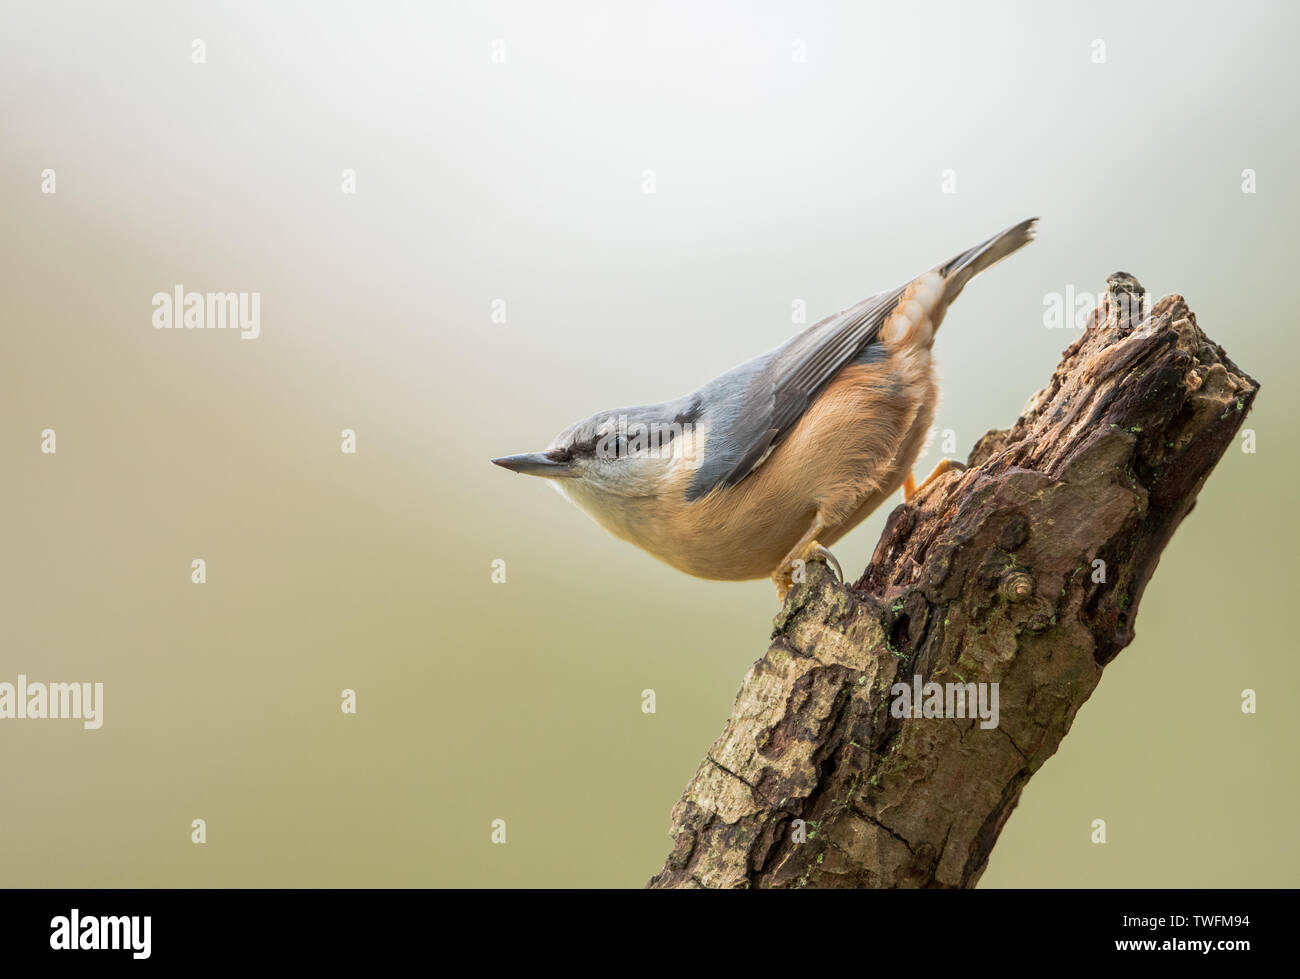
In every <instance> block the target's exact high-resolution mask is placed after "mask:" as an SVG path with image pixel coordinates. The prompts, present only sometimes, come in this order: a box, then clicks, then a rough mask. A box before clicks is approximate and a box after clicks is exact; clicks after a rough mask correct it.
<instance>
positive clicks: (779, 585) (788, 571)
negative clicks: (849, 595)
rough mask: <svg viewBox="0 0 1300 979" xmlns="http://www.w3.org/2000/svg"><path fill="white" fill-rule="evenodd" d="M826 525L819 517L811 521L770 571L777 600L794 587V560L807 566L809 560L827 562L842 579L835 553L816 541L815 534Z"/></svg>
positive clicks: (841, 579)
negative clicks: (779, 564)
mask: <svg viewBox="0 0 1300 979" xmlns="http://www.w3.org/2000/svg"><path fill="white" fill-rule="evenodd" d="M825 529H826V527H825V525H824V524H823V523H822V520H821V518H820V517H818V518H817V519H816V520H814V521H813V525H812V526H811V527H809V528H808V533H806V534H804V535H803V537H802V538H800V540H799V543H798V544H796V545H795V546H794V548H793V549H792V550H791V551H790V553H789V554H788V555H786V558H785V560H784V561H782V562H781V566H780V567H779V568H777V569H776V570H775V571H773V572H772V581H773V582H774V583H775V584H776V598H777V601H779V602H784V601H785V597H786V596H787V595H788V594H790V589H791V588H793V587H794V568H795V564H796V562H798V563H800V564H802V565H804V566H807V564H808V562H809V561H815V560H818V559H820V560H823V561H825V562H826V563H827V564H829V565H830V566H831V567H832V568H833V569H834V570H835V573H836V575H838V576H839V579H840V581H843V580H844V572H843V571H841V570H840V562H839V561H837V560H835V555H834V554H832V553H831V552H830V551H828V550H827V549H826V548H825V547H823V546H822V545H821V544H819V543H818V542H817V535H818V534H820V533H821V532H822V531H823V530H825Z"/></svg>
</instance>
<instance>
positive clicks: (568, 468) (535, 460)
mask: <svg viewBox="0 0 1300 979" xmlns="http://www.w3.org/2000/svg"><path fill="white" fill-rule="evenodd" d="M492 463H493V465H497V466H500V467H501V468H502V469H509V470H510V471H511V472H514V473H523V474H524V475H525V476H546V477H547V478H552V479H553V478H556V477H561V476H565V477H572V476H577V475H578V474H577V473H576V472H574V470H573V466H572V464H571V463H568V462H556V461H555V460H554V459H552V458H551V457H550V456H548V455H547V454H546V453H545V452H524V453H522V454H520V455H517V456H502V457H501V458H500V459H493V460H492Z"/></svg>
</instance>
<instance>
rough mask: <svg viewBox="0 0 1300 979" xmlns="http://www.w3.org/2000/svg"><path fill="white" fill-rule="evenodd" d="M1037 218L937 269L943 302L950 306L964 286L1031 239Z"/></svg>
mask: <svg viewBox="0 0 1300 979" xmlns="http://www.w3.org/2000/svg"><path fill="white" fill-rule="evenodd" d="M1037 224H1038V218H1029V220H1027V221H1021V222H1020V223H1019V224H1015V225H1012V226H1011V227H1010V228H1007V230H1006V231H1001V232H999V233H998V234H995V235H994V236H993V237H992V238H990V239H989V240H988V241H985V242H982V243H980V244H978V245H976V246H975V247H974V248H971V249H968V250H967V251H964V252H962V253H961V254H960V255H958V256H957V257H956V258H954V259H952V260H951V261H949V262H947V263H945V264H943V265H940V266H939V274H940V275H942V276H943V279H944V300H945V301H946V302H947V303H951V302H952V301H953V300H954V299H956V298H957V297H958V296H959V295H961V291H962V289H964V288H966V283H967V282H969V281H970V280H971V279H973V278H975V276H976V275H978V274H979V273H980V272H983V271H984V270H985V269H986V268H988V267H989V266H990V265H992V264H993V263H994V262H999V261H1001V260H1002V259H1004V258H1006V257H1007V256H1008V255H1010V254H1011V253H1012V252H1014V251H1016V250H1017V249H1019V248H1020V247H1022V246H1024V245H1027V244H1029V242H1031V241H1033V240H1034V230H1035V227H1036V226H1037Z"/></svg>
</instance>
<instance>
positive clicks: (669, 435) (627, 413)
mask: <svg viewBox="0 0 1300 979" xmlns="http://www.w3.org/2000/svg"><path fill="white" fill-rule="evenodd" d="M695 420H696V413H695V412H693V411H692V410H690V408H689V405H683V404H681V403H678V402H673V403H669V404H662V405H647V406H638V407H634V408H620V409H618V410H616V411H605V412H600V413H599V414H595V415H592V416H591V417H590V418H584V419H583V420H582V421H580V422H578V423H576V424H574V425H570V426H569V427H568V428H566V429H565V430H564V431H562V432H560V434H559V435H557V436H555V438H553V439H552V440H551V443H550V445H548V446H547V447H546V448H545V449H543V450H542V451H541V452H525V453H522V454H520V455H512V456H503V457H502V458H500V459H493V460H492V461H493V462H494V463H495V464H496V465H498V466H501V467H502V468H503V469H509V470H510V471H511V472H517V473H523V474H525V475H528V476H542V477H545V478H547V479H550V480H553V481H554V482H555V484H556V489H559V490H560V491H561V492H563V493H564V494H565V495H566V496H570V497H573V498H574V499H575V502H579V503H580V504H581V503H584V498H588V497H592V496H597V497H613V498H630V497H645V496H657V495H659V494H660V493H662V492H664V490H665V488H666V484H667V483H668V482H669V481H671V480H673V479H674V477H675V476H677V475H679V474H680V473H681V470H682V467H687V468H690V469H694V467H695V466H696V465H698V463H697V462H696V460H695V454H696V451H697V449H698V444H697V432H696V430H695Z"/></svg>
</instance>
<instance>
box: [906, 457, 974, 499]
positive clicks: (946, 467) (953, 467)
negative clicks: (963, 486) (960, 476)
mask: <svg viewBox="0 0 1300 979" xmlns="http://www.w3.org/2000/svg"><path fill="white" fill-rule="evenodd" d="M965 469H966V463H964V462H958V461H957V460H956V459H940V460H939V464H938V465H937V466H935V467H934V472H932V473H930V475H928V476H926V477H925V479H923V480H922V481H921V485H920V486H917V485H916V480H915V479H913V478H912V474H911V473H910V472H909V473H908V474H907V479H905V480H904V481H903V502H904V503H911V502H912V500H914V499H915V498H916V496H917V494H918V493H920V492H921V491H922V490H923V489H925V488H926V487H927V486H929V485H930V484H931V483H933V482H934V481H935V480H936V479H938V478H939V477H940V476H942V475H943V474H944V473H946V472H964V471H965Z"/></svg>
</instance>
